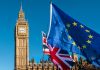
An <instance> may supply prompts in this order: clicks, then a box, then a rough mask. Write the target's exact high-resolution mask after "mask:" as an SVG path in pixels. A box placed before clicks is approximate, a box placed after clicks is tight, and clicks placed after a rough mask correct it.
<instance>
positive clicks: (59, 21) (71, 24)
mask: <svg viewBox="0 0 100 70" xmlns="http://www.w3.org/2000/svg"><path fill="white" fill-rule="evenodd" d="M50 28H51V30H50V31H49V36H48V42H49V43H51V44H52V46H55V47H61V48H63V49H66V50H68V47H70V48H71V46H74V48H75V49H76V47H77V48H78V49H79V50H80V51H81V53H82V55H83V56H84V57H85V58H86V59H87V60H88V61H89V62H91V63H92V62H96V63H97V64H99V65H100V61H98V60H100V35H99V34H98V33H96V32H95V31H93V30H92V29H90V28H88V27H86V26H85V25H83V24H81V23H80V22H78V21H76V20H75V19H73V18H72V17H70V16H69V15H67V14H65V13H64V12H63V11H62V10H60V9H59V8H58V7H57V6H56V5H54V4H52V20H51V27H50ZM79 50H78V51H75V52H79Z"/></svg>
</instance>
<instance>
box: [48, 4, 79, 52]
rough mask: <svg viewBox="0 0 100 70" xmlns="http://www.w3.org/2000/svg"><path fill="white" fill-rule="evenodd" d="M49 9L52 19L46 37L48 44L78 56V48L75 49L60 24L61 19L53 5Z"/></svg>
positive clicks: (71, 40) (61, 23)
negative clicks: (50, 9)
mask: <svg viewBox="0 0 100 70" xmlns="http://www.w3.org/2000/svg"><path fill="white" fill-rule="evenodd" d="M51 8H52V11H51V15H52V17H51V18H52V19H51V25H50V29H49V30H50V31H49V34H48V36H47V41H48V43H49V44H50V45H51V46H52V47H57V48H61V49H63V50H67V51H68V52H73V53H78V54H80V50H79V48H78V47H76V45H75V42H74V41H73V39H72V38H71V36H70V35H69V34H68V32H67V29H66V28H65V25H64V24H63V22H62V19H61V18H60V16H59V14H58V13H57V11H56V10H55V8H54V7H53V5H52V6H51Z"/></svg>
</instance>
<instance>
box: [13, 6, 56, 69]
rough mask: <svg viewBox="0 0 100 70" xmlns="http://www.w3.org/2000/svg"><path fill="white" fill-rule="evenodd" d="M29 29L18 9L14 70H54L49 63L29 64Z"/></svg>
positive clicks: (22, 13)
mask: <svg viewBox="0 0 100 70" xmlns="http://www.w3.org/2000/svg"><path fill="white" fill-rule="evenodd" d="M28 39H29V27H28V23H27V21H26V20H25V15H24V12H23V10H22V6H21V8H20V11H19V14H18V20H17V23H16V28H15V67H14V70H56V69H57V68H56V66H54V65H53V64H52V63H51V62H42V63H41V62H40V63H39V64H36V63H32V62H29V50H28V48H29V40H28Z"/></svg>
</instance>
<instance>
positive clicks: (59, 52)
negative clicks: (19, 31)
mask: <svg viewBox="0 0 100 70" xmlns="http://www.w3.org/2000/svg"><path fill="white" fill-rule="evenodd" d="M42 39H43V40H42V41H43V45H44V46H45V48H46V49H48V50H43V51H44V53H45V54H47V55H49V56H50V59H51V61H52V62H53V63H54V64H55V65H56V66H57V67H58V68H60V70H70V69H71V67H72V66H73V63H74V62H73V59H72V58H71V56H70V55H69V53H68V52H67V51H66V50H63V49H61V48H57V47H51V45H50V44H48V43H47V38H46V34H45V33H44V32H43V33H42Z"/></svg>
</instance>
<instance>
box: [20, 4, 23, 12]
mask: <svg viewBox="0 0 100 70" xmlns="http://www.w3.org/2000/svg"><path fill="white" fill-rule="evenodd" d="M20 12H23V7H22V3H21V6H20Z"/></svg>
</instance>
